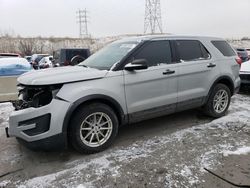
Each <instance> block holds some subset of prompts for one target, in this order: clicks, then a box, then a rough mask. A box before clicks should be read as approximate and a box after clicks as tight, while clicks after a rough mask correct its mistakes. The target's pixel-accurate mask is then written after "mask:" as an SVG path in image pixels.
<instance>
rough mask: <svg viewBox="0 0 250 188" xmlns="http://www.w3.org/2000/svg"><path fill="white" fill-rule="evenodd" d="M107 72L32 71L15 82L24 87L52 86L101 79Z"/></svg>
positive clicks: (72, 69) (77, 69)
mask: <svg viewBox="0 0 250 188" xmlns="http://www.w3.org/2000/svg"><path fill="white" fill-rule="evenodd" d="M107 72H108V71H106V70H98V69H93V68H85V67H82V66H67V67H58V68H49V69H42V70H33V71H30V72H27V73H25V74H23V75H21V76H20V77H19V78H18V79H17V81H18V82H19V83H21V84H24V85H52V84H63V83H69V82H77V81H84V80H92V79H98V78H103V77H104V76H105V75H106V74H107Z"/></svg>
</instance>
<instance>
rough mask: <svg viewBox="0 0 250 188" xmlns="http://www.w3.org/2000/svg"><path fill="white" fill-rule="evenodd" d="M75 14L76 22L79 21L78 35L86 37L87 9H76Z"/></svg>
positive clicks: (87, 33)
mask: <svg viewBox="0 0 250 188" xmlns="http://www.w3.org/2000/svg"><path fill="white" fill-rule="evenodd" d="M76 14H77V23H79V37H80V38H88V37H89V32H88V16H87V10H86V9H84V10H80V9H79V10H78V11H77V12H76Z"/></svg>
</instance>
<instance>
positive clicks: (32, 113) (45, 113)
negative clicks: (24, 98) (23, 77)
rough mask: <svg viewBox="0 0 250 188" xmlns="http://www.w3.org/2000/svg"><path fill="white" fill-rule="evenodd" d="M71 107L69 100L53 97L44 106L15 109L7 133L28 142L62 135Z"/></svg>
mask: <svg viewBox="0 0 250 188" xmlns="http://www.w3.org/2000/svg"><path fill="white" fill-rule="evenodd" d="M69 107H70V103H69V102H67V101H63V100H58V99H53V100H52V101H51V103H50V104H48V105H46V106H43V107H39V108H32V107H31V108H26V109H23V110H19V111H14V112H12V114H11V115H10V118H9V127H8V130H7V135H9V136H14V137H17V138H19V139H21V140H23V141H25V142H28V143H29V142H37V141H39V140H46V139H49V138H51V137H53V136H56V135H60V134H62V132H63V123H64V117H65V116H66V113H67V111H68V109H69Z"/></svg>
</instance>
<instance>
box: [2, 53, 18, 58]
mask: <svg viewBox="0 0 250 188" xmlns="http://www.w3.org/2000/svg"><path fill="white" fill-rule="evenodd" d="M3 57H5V58H6V57H22V56H21V55H20V54H17V53H0V58H3Z"/></svg>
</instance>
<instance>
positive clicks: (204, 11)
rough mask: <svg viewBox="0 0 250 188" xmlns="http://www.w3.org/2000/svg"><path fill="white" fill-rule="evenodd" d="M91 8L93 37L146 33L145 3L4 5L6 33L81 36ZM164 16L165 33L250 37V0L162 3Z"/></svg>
mask: <svg viewBox="0 0 250 188" xmlns="http://www.w3.org/2000/svg"><path fill="white" fill-rule="evenodd" d="M85 8H86V9H87V11H88V19H89V23H88V27H89V32H90V34H91V35H92V36H93V37H105V36H116V35H123V34H141V33H143V31H144V14H145V0H0V33H6V32H8V33H14V34H16V35H17V34H18V35H21V36H23V37H34V36H42V37H51V36H54V37H66V36H67V37H78V36H79V26H78V24H77V19H76V11H77V10H79V9H85ZM161 13H162V25H163V32H165V33H172V34H178V35H206V36H218V37H224V38H241V37H244V36H248V37H250V0H161Z"/></svg>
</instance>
